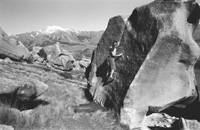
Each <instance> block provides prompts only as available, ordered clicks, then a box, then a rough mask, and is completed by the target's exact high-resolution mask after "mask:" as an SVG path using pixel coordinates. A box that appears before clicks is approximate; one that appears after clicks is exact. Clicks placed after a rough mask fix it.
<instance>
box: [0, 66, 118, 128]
mask: <svg viewBox="0 0 200 130" xmlns="http://www.w3.org/2000/svg"><path fill="white" fill-rule="evenodd" d="M77 75H80V76H77ZM81 75H83V73H81V72H78V71H76V72H75V71H74V72H73V73H67V72H66V73H62V72H61V71H55V70H51V69H49V68H46V67H44V66H40V65H29V64H21V63H15V62H14V63H3V62H0V87H1V88H4V87H12V86H14V85H16V84H17V83H20V82H23V81H24V80H28V79H36V80H40V81H43V82H44V83H46V84H47V85H49V90H48V91H47V92H46V93H45V94H43V95H42V96H41V97H40V99H43V100H45V101H47V102H49V105H46V106H39V107H37V108H35V109H33V110H31V111H30V110H28V111H24V112H20V111H18V110H16V109H8V108H0V123H1V124H7V125H11V126H13V127H14V128H15V129H18V130H30V129H36V130H110V129H116V130H120V129H122V128H121V127H120V126H116V125H115V124H114V123H115V120H114V119H113V115H112V113H111V112H101V111H97V112H95V113H74V111H73V110H72V106H75V105H78V104H82V103H86V102H87V101H86V100H85V98H84V93H83V90H82V88H83V87H85V86H86V81H84V80H78V79H75V78H74V77H76V78H79V77H81Z"/></svg>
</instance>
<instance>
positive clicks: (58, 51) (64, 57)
mask: <svg viewBox="0 0 200 130" xmlns="http://www.w3.org/2000/svg"><path fill="white" fill-rule="evenodd" d="M45 52H46V54H47V60H48V62H49V63H50V64H51V66H53V67H54V68H56V69H60V70H66V71H69V70H72V69H73V63H74V61H75V59H74V58H73V56H72V54H71V53H69V52H68V51H67V50H64V49H63V48H61V47H60V43H59V42H57V43H56V44H55V45H54V46H48V47H46V48H45Z"/></svg>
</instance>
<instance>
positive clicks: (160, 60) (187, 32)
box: [86, 0, 200, 128]
mask: <svg viewBox="0 0 200 130" xmlns="http://www.w3.org/2000/svg"><path fill="white" fill-rule="evenodd" d="M197 12H199V5H198V4H197V3H195V2H192V1H190V0H188V1H186V2H183V1H181V0H155V1H154V2H152V3H150V4H147V5H145V6H141V7H139V8H136V9H135V10H134V11H133V12H132V14H131V16H130V17H129V18H128V20H127V19H126V18H124V17H121V16H117V17H114V18H112V19H110V20H109V23H108V27H107V29H106V31H105V32H104V34H103V36H102V39H101V40H100V42H99V43H98V46H97V48H96V49H95V50H94V52H93V55H92V60H91V64H90V66H89V67H88V68H87V71H86V78H87V79H88V88H89V91H90V94H91V97H92V100H94V101H95V102H99V103H100V104H102V105H103V106H106V107H108V108H115V111H118V112H119V109H120V107H122V106H123V104H124V106H123V108H122V110H121V113H120V112H119V113H120V114H121V118H120V120H121V123H123V124H126V125H128V126H129V127H130V128H135V127H140V126H141V125H142V121H143V119H144V117H145V115H146V114H147V113H148V114H150V113H155V112H162V111H167V112H169V113H171V111H173V110H174V109H176V110H177V111H179V110H180V109H181V112H180V115H181V114H183V113H184V112H183V111H184V108H186V107H187V108H188V106H189V105H190V104H192V103H193V102H194V101H196V100H197V99H198V98H197V97H198V95H197V91H196V81H195V75H194V67H193V66H194V64H195V62H196V60H197V59H198V57H199V47H198V45H197V43H196V42H195V41H194V39H193V37H192V34H193V32H194V30H195V28H196V26H197V23H198V19H199V17H200V16H199V14H200V13H197ZM115 41H120V44H119V46H118V47H117V54H120V53H122V54H123V56H121V57H119V58H117V59H115V64H116V70H115V71H114V80H113V81H109V80H108V79H109V73H110V71H111V70H110V65H109V62H108V61H109V57H110V56H111V55H110V49H109V48H110V47H111V46H112V44H113V43H114V42H115ZM129 86H130V87H129ZM127 90H128V92H127ZM125 95H126V96H125ZM124 98H125V99H124ZM168 108H169V109H168ZM182 110H183V111H182ZM182 112H183V113H182ZM171 114H174V113H173V112H172V113H171Z"/></svg>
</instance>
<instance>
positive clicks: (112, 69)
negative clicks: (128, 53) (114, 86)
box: [108, 42, 123, 82]
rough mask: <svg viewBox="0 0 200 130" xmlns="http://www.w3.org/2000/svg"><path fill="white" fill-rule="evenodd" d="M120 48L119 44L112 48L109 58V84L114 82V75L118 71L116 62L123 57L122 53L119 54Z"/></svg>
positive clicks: (115, 43)
mask: <svg viewBox="0 0 200 130" xmlns="http://www.w3.org/2000/svg"><path fill="white" fill-rule="evenodd" d="M118 46H119V42H114V43H113V45H112V46H111V47H110V57H109V58H108V59H109V64H110V73H109V78H108V82H110V81H113V80H114V77H113V74H114V72H115V70H116V65H115V60H116V59H117V58H118V57H121V56H123V55H122V53H120V54H117V47H118Z"/></svg>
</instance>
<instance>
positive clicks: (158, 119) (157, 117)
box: [144, 113, 178, 128]
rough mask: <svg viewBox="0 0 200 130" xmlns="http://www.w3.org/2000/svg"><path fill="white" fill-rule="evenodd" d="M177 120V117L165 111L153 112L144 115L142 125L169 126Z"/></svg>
mask: <svg viewBox="0 0 200 130" xmlns="http://www.w3.org/2000/svg"><path fill="white" fill-rule="evenodd" d="M177 120H178V118H176V117H172V116H169V115H167V114H165V113H153V114H151V115H149V116H147V117H146V119H145V122H144V125H146V126H148V127H162V128H171V127H172V125H173V123H174V122H175V121H177Z"/></svg>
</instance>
